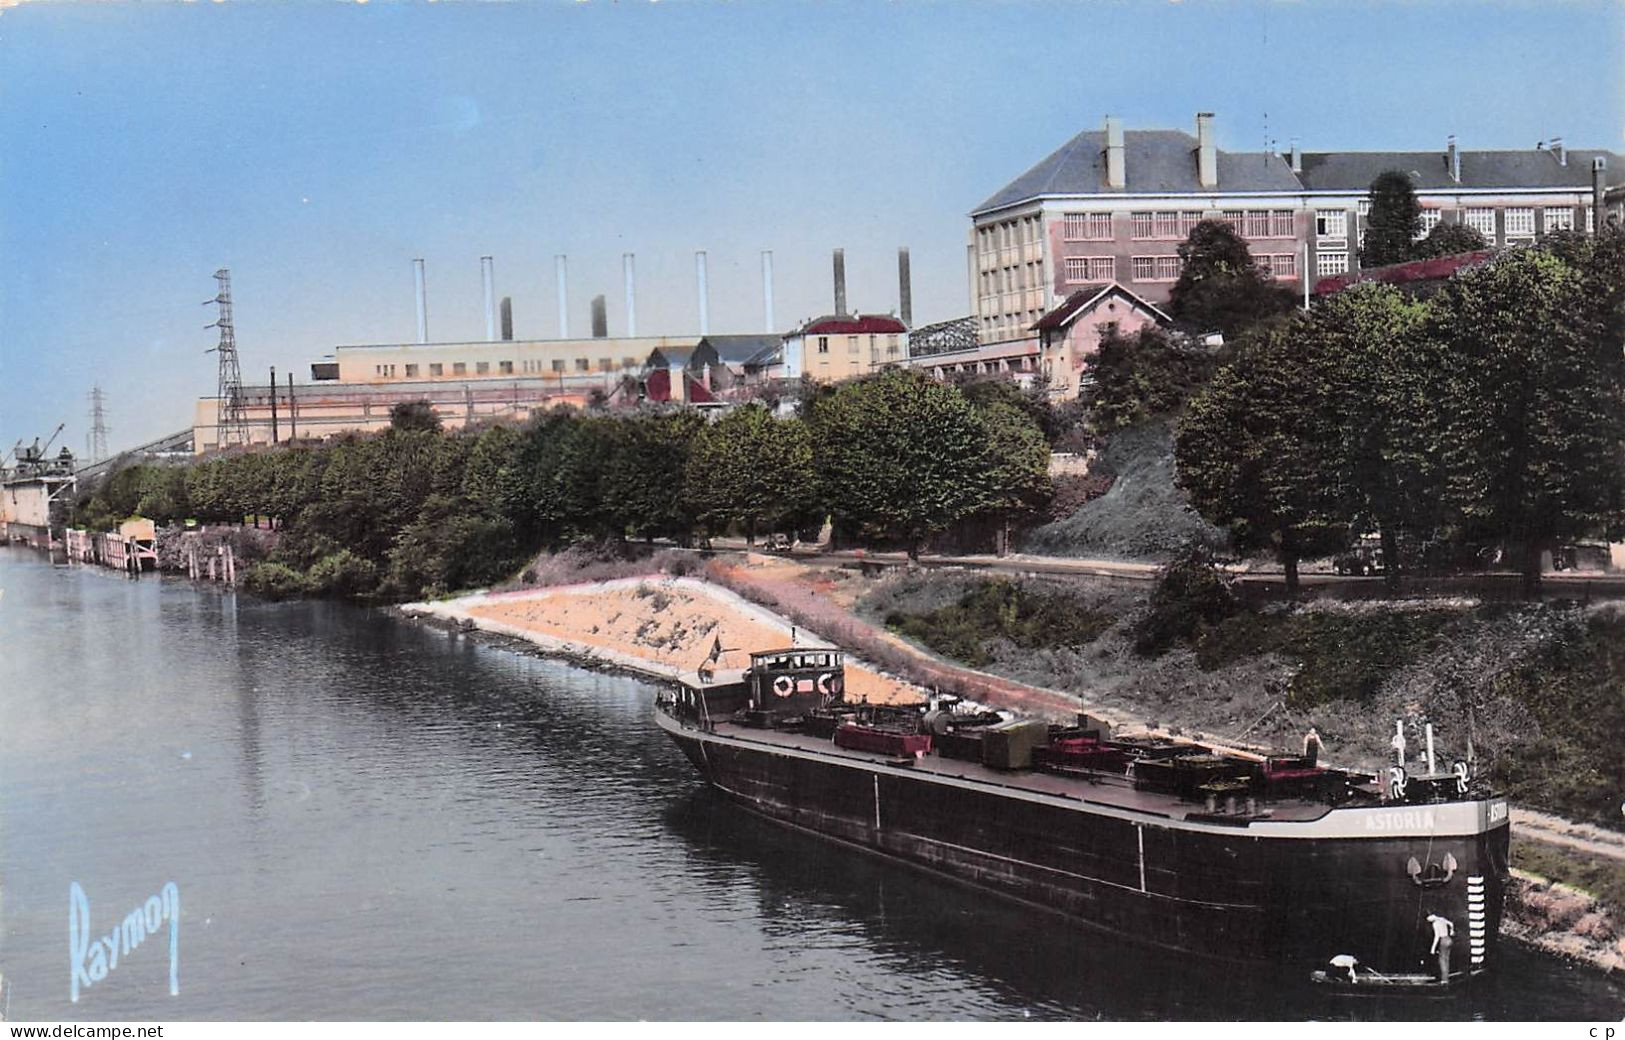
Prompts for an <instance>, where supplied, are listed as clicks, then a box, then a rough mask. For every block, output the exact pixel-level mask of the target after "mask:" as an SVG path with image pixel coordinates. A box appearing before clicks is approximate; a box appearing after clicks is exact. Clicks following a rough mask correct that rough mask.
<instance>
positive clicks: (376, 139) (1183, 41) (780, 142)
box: [0, 0, 1625, 452]
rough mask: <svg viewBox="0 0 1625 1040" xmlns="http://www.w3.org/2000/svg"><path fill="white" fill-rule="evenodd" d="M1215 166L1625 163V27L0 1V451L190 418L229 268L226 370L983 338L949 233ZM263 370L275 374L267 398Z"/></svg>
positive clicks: (1291, 5) (1433, 8)
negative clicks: (643, 343)
mask: <svg viewBox="0 0 1625 1040" xmlns="http://www.w3.org/2000/svg"><path fill="white" fill-rule="evenodd" d="M1198 111H1212V112H1214V113H1216V117H1217V119H1216V128H1217V135H1218V141H1219V145H1220V147H1221V148H1224V149H1227V150H1238V151H1256V150H1260V149H1261V148H1263V147H1264V146H1265V142H1266V141H1267V140H1268V141H1273V142H1274V143H1275V144H1276V145H1277V146H1278V147H1279V148H1281V149H1283V150H1284V149H1286V148H1287V147H1288V146H1289V143H1290V141H1291V140H1292V139H1294V138H1295V139H1297V141H1298V142H1299V143H1300V144H1301V146H1302V147H1303V148H1304V149H1305V150H1307V151H1321V150H1389V149H1395V150H1426V149H1433V148H1438V149H1441V150H1442V148H1443V146H1444V141H1445V137H1446V135H1448V134H1451V133H1454V134H1456V135H1457V137H1458V139H1459V140H1460V142H1461V147H1463V148H1464V149H1476V148H1533V147H1534V145H1535V143H1536V142H1537V141H1541V140H1546V139H1550V138H1551V137H1554V136H1561V137H1563V138H1564V140H1565V141H1566V142H1567V143H1568V144H1569V146H1570V147H1576V148H1608V149H1613V150H1615V151H1617V152H1622V153H1625V0H1591V2H1587V0H1538V2H1528V3H1483V2H1466V0H1434V2H1426V0H1408V2H1375V0H1338V2H1335V3H1334V2H1329V0H1328V2H1309V0H1184V2H1168V0H1120V2H1112V0H1094V2H1063V0H1041V2H1032V0H980V2H971V0H935V2H928V0H893V2H882V0H845V2H842V0H836V2H828V3H817V4H814V3H804V2H799V0H733V2H724V0H686V2H685V0H661V2H657V3H651V2H640V0H621V2H619V3H603V2H572V0H529V2H512V3H498V2H486V3H473V2H467V3H457V2H445V0H442V2H438V3H430V2H398V3H389V2H386V0H373V2H371V3H365V4H355V3H338V2H331V0H323V2H316V0H309V2H300V0H284V2H277V3H271V2H258V3H253V2H225V3H163V2H156V3H155V2H147V3H140V4H137V3H116V2H115V3H72V2H60V3H47V2H22V3H20V4H16V3H15V0H0V452H4V451H5V450H6V449H7V448H9V447H10V446H11V444H12V442H14V441H16V440H18V439H19V438H21V439H23V440H25V441H26V440H28V439H31V438H32V437H34V436H36V435H39V436H44V435H48V434H49V433H50V432H51V430H53V429H55V427H56V425H57V424H58V423H59V422H65V423H66V424H67V429H66V430H65V431H64V434H63V436H62V439H61V440H60V441H59V442H58V443H59V444H66V445H67V446H68V447H70V448H72V449H73V450H74V451H76V452H78V451H82V450H83V449H84V448H85V444H86V436H87V431H88V429H89V395H90V390H91V387H92V386H93V385H96V384H100V386H101V387H102V389H103V390H104V391H105V393H106V399H107V420H108V424H109V426H110V428H111V432H110V436H109V443H110V446H111V447H112V448H113V450H115V451H116V450H118V449H120V448H122V447H128V446H132V445H135V444H138V443H141V442H143V441H146V440H150V439H153V438H155V437H158V436H161V435H164V434H168V433H171V432H174V431H177V430H181V429H183V428H186V427H188V426H190V424H191V417H192V409H193V403H194V401H195V399H196V398H197V397H199V396H202V395H210V394H212V393H213V392H214V389H215V385H216V374H217V373H216V364H215V356H214V355H212V354H208V353H205V352H206V351H207V350H208V349H209V348H210V347H212V346H213V345H214V344H215V342H216V338H217V334H216V333H215V332H214V331H213V330H209V329H206V328H205V327H204V326H206V325H207V324H208V323H209V322H211V321H213V320H214V310H213V308H212V307H205V306H201V304H202V302H203V301H205V300H209V299H212V297H213V296H214V293H215V282H214V280H213V277H212V275H213V273H214V271H215V270H216V269H218V268H221V267H225V268H229V269H230V270H231V275H232V287H233V295H234V299H235V310H236V336H237V345H238V350H239V353H240V355H241V358H242V366H243V375H244V379H245V381H247V382H251V383H252V382H260V383H263V382H264V381H265V379H266V378H267V375H268V369H269V368H270V366H273V365H274V366H275V367H276V369H277V371H278V373H279V374H280V373H286V372H289V371H292V372H293V373H294V374H295V376H296V378H297V379H298V380H299V381H300V382H304V381H306V380H308V379H309V376H310V368H309V365H310V363H311V362H313V361H318V360H321V359H322V358H323V356H324V355H328V354H331V353H332V351H333V348H334V347H335V346H336V345H339V344H353V343H392V342H410V341H413V340H415V338H416V312H415V304H414V296H413V276H412V260H413V259H414V258H417V257H422V258H423V259H424V260H425V262H426V268H427V283H428V310H429V332H430V337H429V338H430V339H431V340H432V341H437V342H456V341H468V340H478V339H482V338H483V337H484V331H485V324H484V303H483V296H482V290H481V283H480V260H479V258H480V257H481V256H482V255H490V256H492V257H494V264H495V280H496V289H497V295H498V296H511V297H512V298H513V307H514V324H515V333H516V336H517V337H518V338H548V337H552V336H554V335H555V334H556V324H557V318H556V315H557V308H556V301H555V290H554V275H553V257H554V255H555V254H559V253H564V254H567V255H568V256H569V265H570V293H569V295H570V299H569V307H570V320H571V333H572V335H581V336H584V335H586V334H587V333H588V301H589V299H590V298H591V297H592V296H593V295H595V294H598V293H602V294H603V295H604V296H605V297H606V299H607V302H608V307H609V326H610V331H611V333H612V334H620V333H622V332H624V330H625V315H624V306H623V293H622V282H621V254H623V253H625V252H632V253H635V254H636V258H637V259H636V264H637V323H638V331H639V332H640V333H642V334H644V335H652V334H672V335H685V334H692V333H694V332H695V331H696V330H697V329H698V307H697V304H696V294H695V279H694V252H695V251H696V250H699V249H704V250H706V251H707V254H708V261H709V270H708V274H709V283H710V327H711V331H713V332H756V331H760V330H761V326H762V324H763V320H762V291H761V274H760V271H761V259H760V256H761V251H762V250H764V249H771V250H772V251H773V263H774V297H775V315H774V317H775V325H776V326H777V328H778V330H779V331H784V330H786V329H788V328H790V327H792V326H793V325H794V324H795V323H797V322H798V321H800V320H801V319H803V318H807V317H811V316H814V315H817V314H822V313H827V312H828V311H830V310H831V308H832V299H831V295H832V294H831V288H830V252H831V250H832V249H834V248H837V247H840V248H844V249H845V251H846V264H847V284H848V296H849V301H850V303H851V304H852V305H853V306H855V307H857V308H860V309H862V310H864V311H871V312H887V311H891V310H893V309H895V308H896V307H897V306H898V299H897V248H898V247H899V246H908V247H909V249H910V253H911V259H912V267H913V291H914V317H915V320H916V322H918V323H924V322H930V321H937V320H943V319H947V318H952V317H957V316H960V315H963V314H967V313H969V311H970V304H969V301H968V299H967V292H966V275H965V238H966V232H967V230H968V227H969V219H968V214H969V212H970V210H971V209H973V208H974V207H975V206H976V205H977V204H978V203H979V202H981V201H982V200H983V199H985V198H987V197H988V196H990V195H992V194H993V193H994V192H995V191H997V190H998V189H999V188H1000V187H1002V186H1003V185H1004V184H1005V183H1007V182H1008V181H1010V180H1012V179H1013V178H1015V177H1016V176H1017V175H1018V174H1020V173H1021V172H1022V171H1023V170H1025V169H1026V168H1027V167H1029V166H1031V165H1032V164H1034V163H1036V162H1037V161H1038V160H1040V159H1042V158H1043V157H1044V156H1046V155H1048V154H1049V153H1050V152H1052V151H1053V150H1054V149H1056V148H1057V147H1059V146H1060V145H1061V144H1062V143H1064V142H1065V141H1066V140H1067V139H1068V138H1069V137H1071V136H1072V135H1073V134H1075V133H1077V132H1078V131H1079V130H1083V129H1088V128H1095V127H1098V126H1100V125H1101V124H1102V122H1103V120H1104V117H1105V116H1106V115H1107V114H1112V115H1117V116H1121V117H1122V118H1123V120H1124V123H1125V125H1126V126H1127V127H1128V128H1130V129H1149V128H1175V129H1183V130H1186V131H1187V132H1194V123H1195V113H1196V112H1198ZM281 378H285V376H281Z"/></svg>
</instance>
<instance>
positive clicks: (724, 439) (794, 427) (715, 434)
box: [684, 404, 818, 542]
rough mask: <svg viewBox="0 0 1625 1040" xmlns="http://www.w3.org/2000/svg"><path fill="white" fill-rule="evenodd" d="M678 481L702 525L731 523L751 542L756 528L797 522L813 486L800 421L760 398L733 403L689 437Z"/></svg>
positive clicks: (807, 510)
mask: <svg viewBox="0 0 1625 1040" xmlns="http://www.w3.org/2000/svg"><path fill="white" fill-rule="evenodd" d="M684 488H685V495H686V497H687V499H688V508H689V510H690V512H691V514H692V515H693V516H694V518H695V520H696V521H697V522H699V523H700V524H702V525H703V526H704V527H705V528H706V530H708V531H718V530H723V529H726V528H728V527H729V526H733V525H737V526H738V527H739V528H741V529H742V530H743V531H744V532H745V538H746V540H747V541H750V542H754V541H755V539H756V534H757V532H758V531H760V530H764V529H767V530H779V531H782V530H788V529H793V528H796V527H799V526H801V525H802V524H803V523H804V522H805V521H806V520H807V519H809V517H811V515H812V514H813V513H814V512H815V511H816V509H817V492H818V489H817V474H816V473H815V471H814V470H813V457H812V439H811V438H810V437H809V436H808V433H807V426H806V424H805V423H803V422H802V421H801V420H799V419H775V418H774V417H773V415H772V413H771V412H769V411H768V410H767V409H766V408H764V407H763V406H761V405H759V404H747V405H744V406H743V407H740V408H735V409H734V410H733V411H731V412H729V413H728V414H726V415H724V416H723V417H722V418H720V419H718V420H717V421H716V422H714V423H712V424H710V425H708V426H706V427H704V428H703V429H701V430H700V432H699V434H698V435H697V436H696V437H695V438H694V446H693V450H692V451H691V452H690V454H689V458H688V471H687V475H686V479H685V481H684Z"/></svg>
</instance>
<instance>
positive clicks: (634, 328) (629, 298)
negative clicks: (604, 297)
mask: <svg viewBox="0 0 1625 1040" xmlns="http://www.w3.org/2000/svg"><path fill="white" fill-rule="evenodd" d="M621 276H622V278H623V280H624V281H625V282H626V334H627V335H628V336H631V337H636V336H637V334H638V294H637V275H636V273H635V272H634V270H633V266H632V254H631V253H622V254H621Z"/></svg>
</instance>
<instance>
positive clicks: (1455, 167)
mask: <svg viewBox="0 0 1625 1040" xmlns="http://www.w3.org/2000/svg"><path fill="white" fill-rule="evenodd" d="M1445 152H1446V153H1447V154H1448V156H1449V159H1450V179H1451V180H1453V181H1455V182H1456V183H1457V184H1460V183H1461V153H1460V152H1458V151H1456V135H1455V134H1451V135H1450V136H1449V137H1447V138H1445Z"/></svg>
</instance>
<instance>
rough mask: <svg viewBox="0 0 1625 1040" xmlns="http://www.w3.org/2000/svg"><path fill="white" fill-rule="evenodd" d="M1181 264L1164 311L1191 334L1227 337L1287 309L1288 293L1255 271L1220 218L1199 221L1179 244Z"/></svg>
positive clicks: (1290, 297)
mask: <svg viewBox="0 0 1625 1040" xmlns="http://www.w3.org/2000/svg"><path fill="white" fill-rule="evenodd" d="M1179 258H1180V260H1181V261H1182V263H1183V266H1182V268H1181V270H1180V274H1179V281H1177V282H1175V283H1174V287H1173V289H1172V290H1170V292H1169V296H1168V313H1169V314H1171V315H1172V316H1173V318H1174V320H1175V321H1177V322H1179V323H1180V324H1181V325H1182V326H1184V327H1185V328H1187V329H1190V330H1191V331H1192V332H1197V333H1207V332H1215V331H1217V332H1222V333H1224V335H1225V338H1226V339H1228V338H1230V337H1231V336H1234V335H1235V334H1236V333H1238V332H1240V331H1241V330H1242V329H1245V328H1246V327H1248V326H1249V325H1252V324H1253V323H1255V322H1258V321H1262V320H1264V319H1266V318H1271V317H1274V316H1276V315H1279V314H1285V313H1287V312H1288V311H1290V310H1291V309H1292V307H1293V304H1294V297H1293V294H1292V292H1291V290H1289V289H1284V288H1282V287H1280V286H1279V285H1276V284H1275V279H1273V278H1271V277H1270V276H1268V275H1266V274H1264V273H1262V272H1260V271H1259V270H1258V265H1257V264H1255V263H1254V262H1253V256H1252V253H1251V252H1250V251H1249V250H1248V248H1247V242H1246V240H1244V239H1243V238H1242V237H1241V236H1240V235H1238V234H1237V233H1236V229H1235V228H1233V227H1231V226H1230V224H1228V223H1226V222H1225V221H1222V220H1204V221H1201V222H1200V223H1198V224H1197V225H1196V226H1195V227H1194V228H1192V229H1191V233H1190V235H1189V237H1187V238H1186V239H1185V241H1184V242H1182V243H1180V246H1179Z"/></svg>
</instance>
